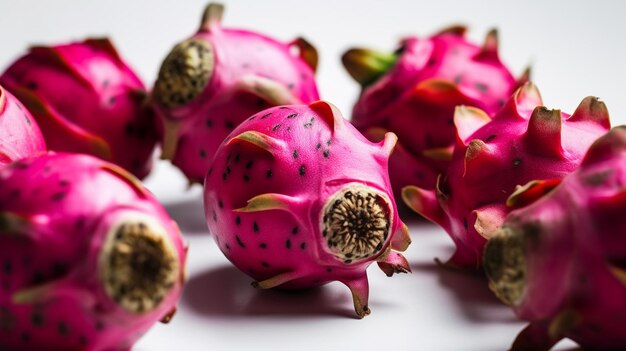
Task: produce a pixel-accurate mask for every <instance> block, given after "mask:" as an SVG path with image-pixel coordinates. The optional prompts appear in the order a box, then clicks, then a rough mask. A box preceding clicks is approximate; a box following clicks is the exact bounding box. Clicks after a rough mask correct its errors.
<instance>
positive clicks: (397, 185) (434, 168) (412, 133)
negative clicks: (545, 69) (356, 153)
mask: <svg viewBox="0 0 626 351" xmlns="http://www.w3.org/2000/svg"><path fill="white" fill-rule="evenodd" d="M464 33H465V28H464V27H452V28H449V29H446V30H444V31H442V32H440V33H438V34H436V35H434V36H431V37H429V38H426V39H420V38H416V37H409V38H406V39H404V40H403V41H402V42H401V43H400V47H399V49H398V50H396V52H394V53H381V52H375V51H373V50H369V49H352V50H349V51H348V52H346V53H345V54H344V56H343V63H344V66H345V67H346V69H347V70H348V72H349V73H350V75H351V76H352V77H353V78H354V79H355V80H357V81H358V82H359V83H361V85H362V87H363V91H362V93H361V96H360V97H359V99H358V101H357V103H356V105H355V106H354V111H353V116H352V122H353V123H354V125H355V127H357V129H359V130H360V131H361V132H363V133H364V134H365V135H366V136H368V138H370V139H371V140H374V141H378V140H380V136H381V135H382V134H384V131H392V132H394V133H396V134H397V135H398V140H399V141H398V146H397V147H396V151H394V153H393V154H392V156H391V159H390V161H389V162H390V165H389V171H390V177H391V185H392V186H393V188H394V192H395V193H396V194H397V195H399V194H400V189H402V187H404V186H406V185H417V186H419V187H422V188H425V189H434V187H435V183H436V179H437V175H438V174H440V173H443V172H445V170H446V168H447V167H448V165H449V163H450V158H451V156H452V147H453V146H454V142H455V135H456V132H455V127H454V124H453V123H452V118H453V114H454V108H455V107H456V106H457V105H467V106H474V107H478V108H480V109H482V110H484V111H485V112H486V113H487V115H489V116H492V115H493V114H495V113H496V112H497V111H498V110H499V109H500V108H501V107H502V106H503V105H504V103H505V101H506V100H507V99H508V98H509V97H510V96H511V94H512V93H513V92H514V91H515V89H517V88H518V87H519V86H520V85H521V84H522V83H524V82H525V81H527V80H528V73H529V72H528V71H527V72H525V73H524V75H523V76H522V77H521V78H520V79H519V80H516V79H515V78H513V76H512V75H511V73H510V72H509V70H508V69H507V67H506V66H504V65H503V64H502V62H501V61H500V58H499V57H498V38H497V32H496V31H495V30H492V31H491V32H489V34H488V35H487V37H486V39H485V43H484V44H483V45H482V47H481V46H478V45H475V44H472V43H470V42H468V41H467V40H466V39H465V38H464ZM381 130H382V131H381Z"/></svg>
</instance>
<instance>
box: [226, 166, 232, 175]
mask: <svg viewBox="0 0 626 351" xmlns="http://www.w3.org/2000/svg"><path fill="white" fill-rule="evenodd" d="M230 171H231V169H230V167H229V166H226V174H230Z"/></svg>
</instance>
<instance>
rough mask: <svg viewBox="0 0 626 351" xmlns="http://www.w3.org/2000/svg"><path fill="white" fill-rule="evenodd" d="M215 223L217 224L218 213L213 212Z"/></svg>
mask: <svg viewBox="0 0 626 351" xmlns="http://www.w3.org/2000/svg"><path fill="white" fill-rule="evenodd" d="M213 222H217V213H215V210H213Z"/></svg>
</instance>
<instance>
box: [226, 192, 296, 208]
mask: <svg viewBox="0 0 626 351" xmlns="http://www.w3.org/2000/svg"><path fill="white" fill-rule="evenodd" d="M296 203H297V200H296V199H294V198H292V197H290V196H287V195H282V194H274V193H267V194H261V195H257V196H255V197H253V198H251V199H249V200H248V201H247V204H246V206H244V207H240V208H237V209H234V210H233V211H235V212H260V211H269V210H282V211H290V210H291V209H292V206H294V205H295V204H296Z"/></svg>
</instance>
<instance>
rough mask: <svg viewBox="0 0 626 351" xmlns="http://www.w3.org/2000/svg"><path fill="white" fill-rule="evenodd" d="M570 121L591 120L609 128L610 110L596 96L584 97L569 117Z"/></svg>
mask: <svg viewBox="0 0 626 351" xmlns="http://www.w3.org/2000/svg"><path fill="white" fill-rule="evenodd" d="M569 121H572V122H575V121H589V122H593V123H595V124H597V125H599V126H601V127H603V128H606V129H607V130H608V129H609V128H611V121H610V118H609V110H608V109H607V107H606V104H605V103H604V102H603V101H601V100H600V99H599V98H597V97H595V96H587V97H586V98H584V99H583V100H582V101H581V102H580V104H579V105H578V107H577V108H576V111H574V113H573V114H572V116H571V117H570V118H569Z"/></svg>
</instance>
